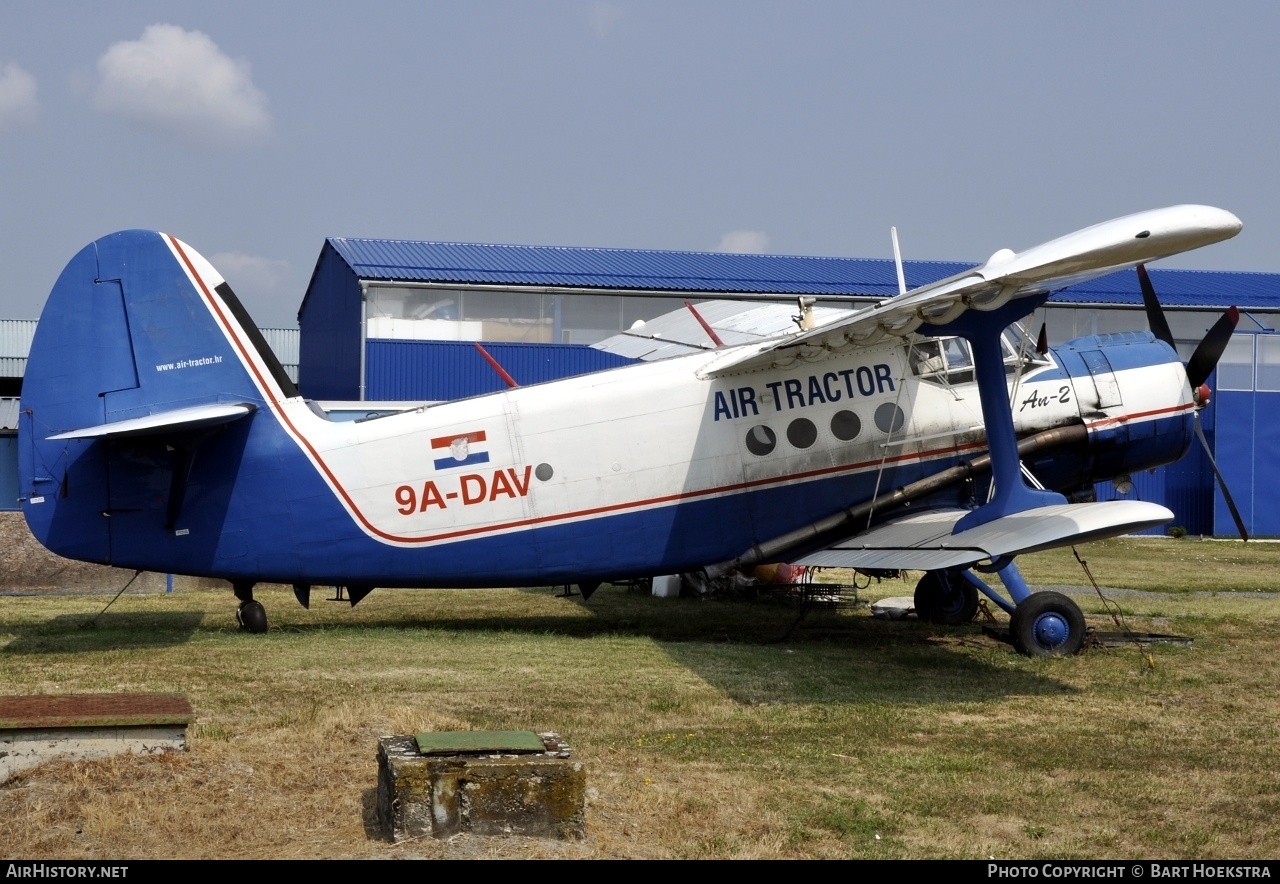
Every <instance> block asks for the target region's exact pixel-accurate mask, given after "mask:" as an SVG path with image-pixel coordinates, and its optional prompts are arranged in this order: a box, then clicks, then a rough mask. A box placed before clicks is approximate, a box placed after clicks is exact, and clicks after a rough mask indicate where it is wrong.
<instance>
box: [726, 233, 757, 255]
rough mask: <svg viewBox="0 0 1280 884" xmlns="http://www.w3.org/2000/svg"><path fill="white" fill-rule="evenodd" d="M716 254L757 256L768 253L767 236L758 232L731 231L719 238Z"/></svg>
mask: <svg viewBox="0 0 1280 884" xmlns="http://www.w3.org/2000/svg"><path fill="white" fill-rule="evenodd" d="M715 251H717V252H734V253H735V254H739V255H759V254H763V253H764V252H767V251H769V234H767V233H764V232H763V231H759V230H732V231H730V232H729V233H726V234H725V235H724V236H722V237H720V245H718V246H716V248H715Z"/></svg>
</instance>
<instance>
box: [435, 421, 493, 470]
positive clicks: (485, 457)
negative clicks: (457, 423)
mask: <svg viewBox="0 0 1280 884" xmlns="http://www.w3.org/2000/svg"><path fill="white" fill-rule="evenodd" d="M484 441H485V438H484V430H475V431H473V432H470V433H458V434H457V435H455V436H437V437H436V438H435V439H432V440H431V451H432V453H435V454H443V455H446V456H445V457H441V458H437V459H436V461H435V466H436V469H437V470H447V469H450V468H451V467H469V466H472V465H473V464H478V463H488V462H489V452H487V451H477V450H476V446H477V445H483V443H484Z"/></svg>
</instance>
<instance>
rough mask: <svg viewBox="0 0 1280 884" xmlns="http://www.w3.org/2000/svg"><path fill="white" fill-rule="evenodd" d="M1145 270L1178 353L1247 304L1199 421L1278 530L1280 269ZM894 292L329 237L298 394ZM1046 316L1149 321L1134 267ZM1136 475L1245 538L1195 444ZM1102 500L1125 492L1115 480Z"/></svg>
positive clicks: (848, 265) (911, 273)
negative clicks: (636, 327)
mask: <svg viewBox="0 0 1280 884" xmlns="http://www.w3.org/2000/svg"><path fill="white" fill-rule="evenodd" d="M972 266H974V265H972V264H969V263H954V262H940V261H908V262H905V265H904V269H905V273H906V279H907V285H908V286H909V287H911V288H914V287H916V286H921V285H925V284H927V283H930V282H934V281H935V280H938V279H942V278H945V277H947V276H951V275H953V274H955V273H959V272H961V271H963V270H968V269H969V268H971V267H972ZM1150 274H1151V279H1152V282H1153V284H1154V285H1155V287H1156V291H1157V292H1159V294H1160V299H1161V302H1162V304H1163V305H1164V307H1165V310H1166V313H1167V315H1168V319H1169V325H1170V327H1171V329H1172V331H1173V334H1174V337H1175V339H1176V340H1177V344H1178V350H1179V353H1180V355H1181V356H1182V357H1183V358H1184V359H1186V358H1188V357H1190V355H1191V353H1192V352H1193V351H1194V349H1195V347H1196V345H1197V344H1198V343H1199V342H1200V339H1201V338H1202V337H1203V336H1204V334H1205V332H1206V331H1207V330H1208V329H1209V327H1210V326H1211V325H1213V323H1214V322H1215V321H1216V320H1217V318H1218V316H1219V315H1220V314H1221V313H1222V311H1223V310H1225V309H1226V308H1227V307H1229V306H1231V305H1232V304H1235V305H1238V306H1240V307H1241V308H1242V310H1243V311H1244V312H1243V314H1242V319H1241V322H1240V325H1239V326H1238V329H1237V334H1236V335H1235V336H1234V337H1233V339H1232V342H1231V345H1230V347H1229V348H1228V350H1227V352H1226V354H1225V355H1224V356H1223V359H1222V360H1221V362H1220V364H1219V370H1218V373H1217V377H1216V378H1213V379H1210V386H1212V387H1213V389H1214V391H1215V396H1214V399H1213V401H1212V404H1211V405H1210V407H1208V408H1207V409H1205V410H1204V412H1203V413H1202V414H1201V418H1202V422H1203V426H1204V429H1205V432H1206V435H1207V437H1208V438H1209V440H1210V444H1211V445H1216V446H1217V448H1216V450H1217V451H1219V452H1220V453H1219V454H1218V455H1217V460H1218V461H1219V465H1220V467H1221V468H1222V469H1223V472H1224V474H1225V475H1226V478H1227V481H1228V484H1229V486H1230V488H1231V490H1232V494H1233V497H1234V498H1235V500H1236V504H1237V506H1238V507H1239V508H1240V510H1241V512H1242V515H1243V516H1244V519H1245V524H1246V527H1247V528H1248V529H1249V530H1250V533H1251V534H1268V535H1280V505H1277V504H1274V503H1272V502H1271V500H1270V499H1269V497H1268V489H1270V488H1274V487H1280V457H1276V456H1274V455H1276V454H1280V452H1277V451H1274V450H1272V451H1271V455H1272V456H1265V452H1266V451H1267V450H1268V448H1270V449H1275V448H1278V447H1280V432H1277V431H1280V409H1278V408H1277V406H1280V397H1275V395H1274V394H1276V393H1280V336H1275V335H1273V334H1272V332H1273V330H1274V329H1276V328H1277V323H1280V274H1271V273H1234V272H1203V271H1189V270H1160V269H1153V270H1151V271H1150ZM897 291H898V283H897V272H896V269H895V267H894V264H893V262H892V261H889V260H884V259H855V258H820V257H800V256H778V255H739V254H725V253H720V252H675V251H655V250H640V249H601V248H562V247H548V246H510V245H487V244H476V243H446V242H422V241H407V240H386V239H352V238H337V237H334V238H330V239H328V240H326V242H325V244H324V248H323V249H322V251H321V254H320V257H319V259H318V261H317V263H316V268H315V272H314V274H313V276H312V279H311V284H310V286H309V287H308V289H307V293H306V296H305V298H304V299H303V302H302V307H301V309H300V310H299V313H298V322H299V326H300V331H301V341H300V350H299V368H298V370H299V375H300V377H301V390H302V393H303V395H305V396H308V397H309V398H313V399H317V400H365V401H369V402H370V403H371V404H372V403H375V402H379V401H383V400H416V401H423V400H442V399H453V398H458V397H461V396H471V395H477V394H480V393H485V392H491V391H494V390H499V389H501V388H502V387H503V386H504V381H503V380H502V378H501V377H500V376H499V375H498V374H497V372H496V371H495V370H494V369H493V368H492V367H491V366H490V365H489V364H488V363H487V362H486V361H485V359H484V357H483V355H482V354H481V353H480V352H479V351H477V349H476V348H475V346H474V342H482V343H483V345H484V348H485V349H486V350H487V351H489V352H490V354H491V355H492V356H493V357H494V358H495V359H496V360H497V362H498V363H500V364H501V365H502V366H503V367H504V368H505V369H507V371H508V372H509V373H510V374H511V375H512V376H513V377H515V378H516V380H518V381H519V382H520V383H522V384H525V383H535V382H538V381H543V380H550V379H552V378H556V377H563V376H567V375H572V374H579V373H583V372H587V371H594V370H597V369H600V368H605V367H608V366H610V365H616V364H618V363H619V362H620V361H625V360H621V359H620V357H618V356H616V355H614V354H612V353H603V352H599V351H596V350H593V349H592V348H591V347H590V346H589V345H591V344H594V343H597V342H599V341H601V340H602V339H605V338H608V337H611V336H613V335H616V334H618V333H619V332H622V331H624V330H627V329H629V328H631V326H632V324H633V323H635V322H636V321H637V320H650V319H652V318H654V317H656V316H659V315H662V314H664V313H668V312H670V311H672V310H676V309H679V308H680V306H681V305H682V304H683V302H684V301H686V300H688V301H692V302H698V301H700V300H703V299H709V298H714V299H732V300H743V301H766V302H775V303H788V304H791V305H793V306H794V304H795V299H796V298H797V297H812V298H816V299H817V303H818V305H826V306H843V307H852V306H856V305H858V304H865V303H868V302H872V301H876V300H879V299H881V298H885V297H890V296H892V295H894V294H896V293H897ZM1042 319H1043V321H1045V322H1046V324H1047V326H1048V330H1049V338H1050V342H1051V343H1053V344H1059V343H1062V342H1064V341H1067V340H1070V339H1071V338H1074V337H1080V336H1083V335H1091V334H1106V333H1110V332H1119V331H1132V330H1135V329H1145V328H1146V327H1147V323H1146V316H1145V314H1144V312H1143V308H1142V295H1141V290H1140V288H1139V286H1138V280H1137V274H1136V273H1135V272H1134V271H1132V270H1129V271H1124V272H1121V273H1115V274H1112V275H1110V276H1106V277H1102V278H1100V279H1096V280H1092V281H1090V282H1087V283H1082V284H1079V285H1076V286H1072V287H1070V288H1068V289H1065V290H1063V291H1061V292H1059V293H1057V294H1055V295H1054V296H1053V297H1052V298H1051V299H1050V302H1049V305H1048V306H1047V307H1046V308H1045V310H1044V311H1043V313H1042V314H1041V315H1038V316H1037V317H1036V320H1035V322H1036V324H1037V325H1038V323H1039V322H1040V321H1041V320H1042ZM1033 331H1034V329H1033ZM1273 422H1274V424H1275V426H1274V427H1273V426H1272V424H1273ZM1217 430H1225V431H1224V432H1215V431H1217ZM1132 479H1133V486H1134V488H1133V491H1131V492H1129V495H1136V496H1138V497H1139V498H1141V499H1143V500H1151V501H1155V502H1159V503H1163V504H1165V505H1166V506H1168V507H1169V508H1170V509H1172V510H1173V511H1174V512H1175V513H1176V514H1177V515H1178V520H1179V524H1180V525H1181V527H1183V528H1185V529H1186V530H1187V531H1188V532H1189V533H1192V534H1219V535H1224V536H1230V535H1234V534H1236V533H1237V532H1236V528H1235V525H1234V523H1233V522H1232V519H1231V516H1230V513H1229V511H1228V509H1227V507H1226V504H1225V502H1224V501H1223V500H1222V498H1221V495H1220V493H1219V492H1217V491H1216V486H1215V483H1214V480H1213V474H1212V470H1211V467H1210V465H1209V463H1208V460H1207V459H1206V458H1205V457H1204V455H1203V453H1202V451H1201V450H1200V448H1199V447H1198V446H1197V447H1195V448H1194V450H1193V451H1192V452H1191V453H1190V454H1188V456H1187V457H1185V458H1183V459H1182V460H1181V461H1180V462H1179V463H1177V464H1172V465H1170V466H1167V467H1164V468H1162V469H1160V470H1156V471H1154V472H1152V473H1149V474H1144V475H1140V476H1134V477H1132ZM1098 495H1099V498H1100V499H1109V498H1111V497H1115V496H1117V495H1116V493H1115V490H1114V489H1113V488H1112V487H1111V486H1110V484H1109V483H1108V484H1105V485H1100V486H1099V487H1098Z"/></svg>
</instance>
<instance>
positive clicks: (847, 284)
mask: <svg viewBox="0 0 1280 884" xmlns="http://www.w3.org/2000/svg"><path fill="white" fill-rule="evenodd" d="M327 242H328V244H329V245H330V246H331V247H332V248H333V249H334V251H335V252H336V253H337V254H338V255H339V256H340V257H341V258H342V259H343V260H344V261H345V262H346V263H347V264H348V265H349V266H350V267H351V269H352V271H353V272H354V273H355V274H356V275H357V276H358V277H360V278H362V279H368V280H371V281H377V280H396V281H406V282H436V283H454V284H468V283H470V284H489V285H493V284H498V285H541V286H558V287H559V286H563V287H583V288H596V289H633V290H634V289H640V290H652V291H691V292H749V293H753V294H780V295H864V296H871V297H887V296H891V295H894V294H897V291H898V281H897V273H896V271H895V269H894V266H893V262H892V261H891V260H888V259H884V258H822V257H806V256H799V255H741V254H729V253H725V252H679V251H662V250H655V249H607V248H575V247H568V246H518V245H491V244H484V243H450V242H423V241H416V240H392V239H359V238H351V237H330V238H329V239H328V241H327ZM974 266H975V265H974V264H973V263H962V262H954V261H906V262H904V267H905V272H906V277H907V284H908V285H909V286H911V287H912V288H914V287H916V286H921V285H925V284H927V283H930V282H933V281H935V280H938V279H943V278H945V277H947V276H951V275H953V274H956V273H960V272H961V271H963V270H967V269H969V268H971V267H974ZM1151 279H1152V283H1153V284H1154V285H1155V287H1156V290H1157V291H1158V292H1159V294H1160V299H1161V301H1162V302H1163V303H1164V304H1165V305H1166V306H1169V307H1225V306H1228V305H1231V304H1235V305H1238V306H1241V307H1245V308H1246V309H1268V308H1270V309H1278V310H1280V274H1276V273H1237V272H1228V271H1197V270H1152V271H1151ZM1053 300H1054V301H1058V302H1064V303H1071V302H1075V303H1105V304H1141V303H1142V294H1141V290H1140V289H1139V287H1138V277H1137V274H1136V273H1135V272H1134V271H1132V270H1128V271H1123V272H1121V273H1113V274H1111V275H1110V276H1105V277H1102V278H1100V279H1096V280H1092V281H1090V282H1087V283H1081V284H1080V285H1076V286H1072V287H1071V288H1068V289H1065V290H1063V291H1062V292H1059V293H1058V294H1056V295H1054V297H1053Z"/></svg>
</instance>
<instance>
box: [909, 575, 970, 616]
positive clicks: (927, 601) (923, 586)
mask: <svg viewBox="0 0 1280 884" xmlns="http://www.w3.org/2000/svg"><path fill="white" fill-rule="evenodd" d="M915 608H916V616H917V617H918V618H920V619H921V620H923V621H924V622H925V623H941V624H943V625H945V626H959V625H960V624H961V623H968V622H969V621H970V620H972V619H973V617H974V615H975V614H977V613H978V590H977V588H976V587H975V586H974V585H973V584H972V583H970V582H969V581H968V580H965V579H964V576H963V575H962V574H961V572H960V571H958V570H951V571H926V572H925V575H924V576H923V577H921V578H920V582H919V583H917V584H916V594H915Z"/></svg>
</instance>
